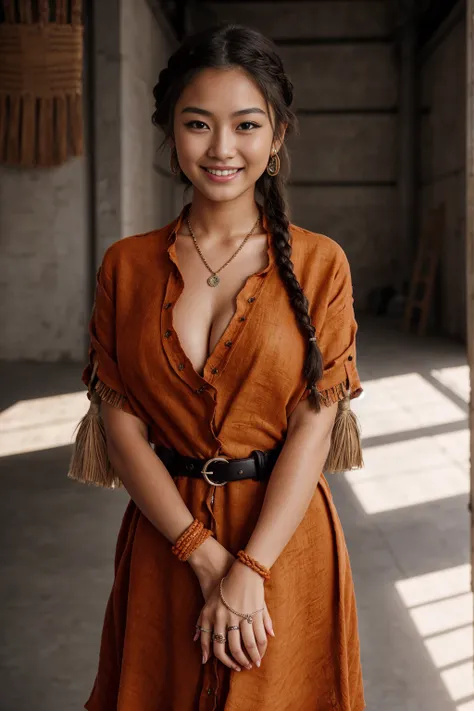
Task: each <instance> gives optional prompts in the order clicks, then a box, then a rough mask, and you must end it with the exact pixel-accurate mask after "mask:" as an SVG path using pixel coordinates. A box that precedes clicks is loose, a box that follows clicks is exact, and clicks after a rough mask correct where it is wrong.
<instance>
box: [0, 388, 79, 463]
mask: <svg viewBox="0 0 474 711" xmlns="http://www.w3.org/2000/svg"><path fill="white" fill-rule="evenodd" d="M88 406H89V401H88V400H87V396H86V394H85V393H84V392H77V393H66V394H64V395H53V396H51V397H42V398H36V399H32V400H19V401H18V402H16V403H15V404H14V405H12V406H11V407H8V408H7V409H6V410H3V412H0V457H9V456H12V455H16V454H24V453H26V452H36V451H39V450H43V449H51V448H53V447H63V446H65V445H68V444H71V442H72V437H73V432H74V429H75V428H76V426H77V424H78V422H79V420H80V419H81V418H82V417H83V416H84V415H85V413H86V412H87V409H88Z"/></svg>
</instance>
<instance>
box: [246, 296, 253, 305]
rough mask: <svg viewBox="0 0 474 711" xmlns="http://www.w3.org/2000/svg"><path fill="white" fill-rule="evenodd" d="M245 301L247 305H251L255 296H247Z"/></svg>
mask: <svg viewBox="0 0 474 711" xmlns="http://www.w3.org/2000/svg"><path fill="white" fill-rule="evenodd" d="M247 301H248V302H249V304H253V302H254V301H255V296H249V298H248V299H247Z"/></svg>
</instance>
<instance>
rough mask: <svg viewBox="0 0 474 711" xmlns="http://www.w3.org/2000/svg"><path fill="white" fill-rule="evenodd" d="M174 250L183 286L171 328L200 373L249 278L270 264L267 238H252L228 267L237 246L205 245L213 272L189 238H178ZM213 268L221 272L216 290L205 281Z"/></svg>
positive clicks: (220, 336) (221, 243)
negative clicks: (172, 327)
mask: <svg viewBox="0 0 474 711" xmlns="http://www.w3.org/2000/svg"><path fill="white" fill-rule="evenodd" d="M175 247H176V256H177V261H178V268H179V271H180V273H181V276H182V278H183V282H184V286H183V288H182V291H181V293H180V295H179V298H178V299H177V301H176V304H175V306H174V309H173V326H174V329H175V331H176V333H177V335H178V337H179V340H180V343H181V345H182V347H183V350H184V351H185V353H186V355H187V356H188V358H189V360H190V361H191V363H192V364H193V367H194V369H195V370H196V372H197V373H199V374H200V375H202V374H203V372H204V368H205V365H206V362H207V360H208V359H209V358H210V357H211V355H212V353H213V352H214V350H215V349H216V347H217V346H218V344H219V342H220V341H221V340H222V339H223V338H225V334H226V331H227V330H228V329H229V327H230V326H231V324H232V321H233V318H234V316H235V314H236V310H237V299H238V296H239V294H240V292H241V291H242V290H243V289H244V287H245V285H246V282H247V280H248V279H249V278H250V277H251V276H252V275H254V274H255V273H258V272H259V271H262V270H263V269H265V267H266V266H267V264H268V255H267V236H266V235H265V234H258V235H253V236H252V237H251V238H249V239H248V240H247V242H246V243H245V244H244V246H243V248H242V249H241V250H240V251H239V252H238V254H236V255H235V256H234V258H233V259H231V261H230V262H229V263H228V264H227V265H226V266H224V267H223V265H224V264H225V263H226V262H227V261H228V260H229V258H230V257H231V256H232V255H233V254H235V251H236V248H237V247H238V245H237V247H236V245H235V244H233V245H232V244H226V243H225V242H222V241H221V242H220V243H218V244H214V245H210V244H208V245H207V249H205V246H203V247H202V248H201V250H202V253H203V256H204V258H205V259H206V261H207V263H208V265H209V268H208V267H206V265H205V263H204V261H203V259H202V257H201V256H200V255H199V253H198V251H197V249H196V246H195V244H194V242H193V240H192V238H191V237H189V236H188V235H178V236H177V239H176V245H175ZM221 267H223V268H222V269H221ZM210 270H212V272H217V271H218V276H219V279H220V281H219V284H218V286H216V287H211V286H209V284H208V283H207V279H208V278H209V277H210V276H211V273H212V272H211V271H210Z"/></svg>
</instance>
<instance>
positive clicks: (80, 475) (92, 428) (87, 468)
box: [68, 361, 123, 489]
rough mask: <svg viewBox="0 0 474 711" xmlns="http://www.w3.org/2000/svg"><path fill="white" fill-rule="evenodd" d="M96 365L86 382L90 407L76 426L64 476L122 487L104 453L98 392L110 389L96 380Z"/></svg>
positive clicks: (104, 441) (90, 482) (105, 448)
mask: <svg viewBox="0 0 474 711" xmlns="http://www.w3.org/2000/svg"><path fill="white" fill-rule="evenodd" d="M97 366H98V364H97V361H96V362H95V364H94V367H93V370H92V375H91V378H90V381H89V391H88V398H89V400H90V407H89V410H88V412H87V414H86V415H85V416H84V417H83V418H82V420H81V421H80V423H79V425H78V428H77V436H76V441H75V443H74V450H73V453H72V457H71V463H70V465H69V471H68V477H69V478H70V479H74V480H75V481H80V482H82V483H83V484H93V485H95V486H102V487H105V488H109V489H115V488H118V487H120V486H122V483H121V481H120V479H119V478H118V477H117V476H115V474H114V471H113V468H112V465H111V463H110V460H109V456H108V453H107V441H106V436H105V427H104V423H103V420H102V417H101V414H100V405H101V402H102V399H103V398H102V397H101V395H100V394H99V391H100V390H101V389H102V390H103V389H104V388H105V390H107V391H110V388H107V387H106V386H104V384H103V383H101V381H100V380H98V379H97ZM110 392H113V391H110ZM116 395H117V394H116ZM118 398H122V396H120V395H119V396H118ZM106 399H107V398H106ZM110 399H112V398H109V400H110ZM122 400H123V398H122ZM116 403H117V404H116ZM111 404H112V403H111ZM113 404H114V405H115V406H118V404H119V401H118V400H117V399H116V400H115V402H114V403H113Z"/></svg>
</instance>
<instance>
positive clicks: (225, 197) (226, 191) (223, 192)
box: [193, 182, 255, 202]
mask: <svg viewBox="0 0 474 711" xmlns="http://www.w3.org/2000/svg"><path fill="white" fill-rule="evenodd" d="M193 187H194V190H197V191H198V192H200V193H201V195H203V196H204V197H206V198H207V199H208V200H212V201H213V202H228V201H229V200H236V199H237V198H239V197H240V196H241V195H243V194H244V193H246V192H248V190H250V189H252V190H253V189H254V188H255V185H253V184H252V185H245V186H242V185H240V186H237V185H215V186H210V185H202V184H200V183H197V182H196V183H194V184H193Z"/></svg>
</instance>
